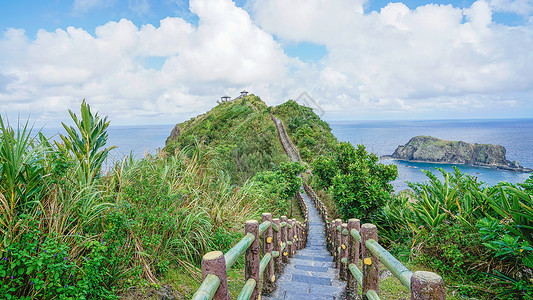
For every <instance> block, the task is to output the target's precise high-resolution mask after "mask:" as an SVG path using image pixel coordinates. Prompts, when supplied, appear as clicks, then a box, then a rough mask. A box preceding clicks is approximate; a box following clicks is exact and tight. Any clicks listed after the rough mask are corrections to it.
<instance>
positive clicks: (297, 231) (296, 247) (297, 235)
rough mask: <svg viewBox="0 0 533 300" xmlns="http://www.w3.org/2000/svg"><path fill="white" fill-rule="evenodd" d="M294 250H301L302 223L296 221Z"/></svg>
mask: <svg viewBox="0 0 533 300" xmlns="http://www.w3.org/2000/svg"><path fill="white" fill-rule="evenodd" d="M294 236H295V238H294V250H295V252H296V251H298V250H300V222H298V221H294Z"/></svg>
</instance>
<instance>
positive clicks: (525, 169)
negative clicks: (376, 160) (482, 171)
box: [380, 155, 533, 173]
mask: <svg viewBox="0 0 533 300" xmlns="http://www.w3.org/2000/svg"><path fill="white" fill-rule="evenodd" d="M380 159H390V160H396V161H407V162H414V163H426V164H435V165H457V166H471V167H481V168H487V169H497V170H502V171H508V172H514V173H533V169H530V168H525V167H522V168H520V169H517V168H511V167H509V166H503V165H485V164H461V163H454V162H447V161H427V160H414V159H404V158H397V157H393V156H392V155H382V156H380Z"/></svg>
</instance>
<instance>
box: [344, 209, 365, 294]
mask: <svg viewBox="0 0 533 300" xmlns="http://www.w3.org/2000/svg"><path fill="white" fill-rule="evenodd" d="M352 229H355V230H357V231H358V232H359V231H360V229H361V221H359V220H358V219H349V220H348V233H350V232H351V231H352ZM348 236H349V237H350V242H348V243H347V245H348V249H349V252H348V265H350V264H351V263H353V264H355V265H356V266H357V268H359V247H360V243H359V241H357V240H356V239H354V238H352V236H351V234H349V235H348ZM346 277H347V279H346V280H347V281H348V282H347V283H346V299H347V300H355V299H357V298H358V297H357V290H358V288H357V280H356V279H355V277H354V276H353V275H352V272H350V270H348V271H347V276H346Z"/></svg>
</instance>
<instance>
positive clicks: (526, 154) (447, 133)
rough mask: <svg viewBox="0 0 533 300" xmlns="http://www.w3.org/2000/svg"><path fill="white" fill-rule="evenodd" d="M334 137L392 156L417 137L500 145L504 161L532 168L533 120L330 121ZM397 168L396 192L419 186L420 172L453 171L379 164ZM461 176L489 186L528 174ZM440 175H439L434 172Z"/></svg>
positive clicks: (469, 169) (474, 171)
mask: <svg viewBox="0 0 533 300" xmlns="http://www.w3.org/2000/svg"><path fill="white" fill-rule="evenodd" d="M329 124H330V125H331V128H332V132H333V134H334V135H335V136H336V137H337V138H338V139H339V140H340V141H348V142H350V143H352V144H354V145H356V144H363V145H365V146H366V148H367V150H368V151H371V152H374V153H375V154H377V155H379V156H382V155H391V154H392V153H393V152H394V150H395V149H396V147H397V146H398V145H404V144H405V143H407V142H408V141H409V139H410V138H412V137H414V136H417V135H430V136H434V137H437V138H441V139H445V140H462V141H465V142H469V143H484V144H499V145H502V146H504V147H505V148H506V149H507V159H508V160H511V161H513V160H516V161H518V162H519V163H520V165H521V166H523V167H528V168H533V119H510V120H509V119H506V120H438V121H331V122H329ZM382 162H383V163H394V164H396V165H398V179H397V180H396V181H394V182H393V186H394V187H395V189H396V190H402V189H405V188H407V183H406V181H411V182H422V181H426V180H427V177H426V176H425V174H424V173H422V171H421V170H431V171H435V168H436V167H438V168H443V169H444V170H446V171H448V172H452V171H453V166H454V165H450V164H430V163H414V162H405V161H395V160H382ZM456 166H457V167H458V168H459V169H461V171H462V172H464V173H467V174H468V175H472V176H476V177H477V178H478V180H479V181H482V182H485V183H487V184H489V185H494V184H497V183H498V182H500V181H506V182H511V183H520V182H524V181H525V180H526V179H527V178H528V177H529V175H530V174H527V173H516V172H509V171H503V170H498V169H491V168H484V167H474V166H468V165H456ZM434 173H435V172H434ZM436 173H439V172H436Z"/></svg>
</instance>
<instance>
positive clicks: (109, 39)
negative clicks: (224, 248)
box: [0, 0, 533, 123]
mask: <svg viewBox="0 0 533 300" xmlns="http://www.w3.org/2000/svg"><path fill="white" fill-rule="evenodd" d="M81 3H82V2H80V4H79V5H82V4H81ZM132 3H133V2H132ZM138 3H141V4H142V3H144V2H143V1H138ZM364 3H365V0H356V1H354V0H327V1H326V0H305V1H304V0H294V1H283V0H254V1H253V2H251V3H249V5H248V6H247V7H250V9H251V15H252V18H251V17H250V15H249V13H248V12H247V11H245V10H243V9H242V8H239V7H236V6H235V4H234V3H233V2H232V1H230V0H191V1H190V9H191V11H192V12H193V13H194V14H196V15H197V16H198V20H199V22H198V25H192V24H191V23H188V22H187V21H185V20H184V19H181V18H170V17H169V18H165V19H163V20H161V21H160V24H159V26H153V25H151V24H146V25H143V26H141V27H138V26H136V25H134V24H133V23H132V22H131V21H129V20H126V19H122V20H120V21H119V22H108V23H106V24H104V25H102V26H99V27H97V28H96V29H95V34H94V35H91V34H90V33H88V31H91V30H92V28H85V29H81V28H74V27H69V28H67V29H57V30H56V31H53V32H47V31H44V30H41V31H39V32H38V34H37V36H36V38H34V39H33V38H29V37H28V36H27V35H26V34H25V33H24V31H22V30H18V29H9V30H7V31H6V32H5V33H4V34H3V36H0V52H1V53H2V55H0V106H1V107H0V109H2V110H3V111H13V112H19V111H20V112H21V113H22V115H24V114H25V112H30V111H31V112H33V116H36V114H37V116H38V117H41V118H48V119H52V118H63V119H66V118H67V114H66V108H71V109H76V110H77V109H78V107H79V102H80V100H81V99H83V98H87V100H88V102H89V103H90V104H91V105H92V106H93V107H94V108H95V109H98V110H99V111H100V113H101V114H104V115H110V118H111V120H112V121H113V122H116V123H131V122H148V123H161V122H169V123H172V122H176V121H180V120H183V119H184V118H189V117H191V116H193V115H196V114H198V113H201V112H202V111H205V110H207V109H209V108H210V107H212V106H213V104H214V103H215V100H217V99H218V97H219V96H220V95H222V94H230V95H236V94H238V91H239V90H240V89H242V88H245V89H247V90H250V91H252V92H254V93H255V94H257V95H259V96H261V97H262V98H263V99H265V100H266V101H268V103H269V104H276V103H280V102H282V101H285V100H286V99H288V98H295V97H297V96H298V95H300V93H302V92H303V91H307V92H308V93H309V94H310V95H311V96H312V97H313V98H314V99H315V100H316V101H317V102H318V103H319V104H320V105H321V106H322V108H324V109H325V110H326V113H327V114H328V115H326V117H327V118H333V117H336V116H337V117H338V116H344V117H352V118H402V117H418V118H420V117H439V118H441V117H451V116H464V117H471V116H472V114H474V113H477V114H479V116H493V117H494V116H500V115H499V114H505V116H507V117H510V116H514V114H522V115H524V114H527V113H528V112H529V114H531V113H533V111H532V109H533V108H532V105H531V104H529V102H528V101H530V99H531V98H532V96H533V51H532V50H533V22H531V23H530V24H528V25H523V26H505V25H502V24H497V23H494V22H493V21H492V12H493V11H496V10H498V9H500V8H498V7H503V6H504V5H505V3H507V2H502V1H500V2H496V1H490V2H485V1H482V0H481V1H477V2H475V3H474V4H473V5H471V7H468V8H465V9H461V8H457V7H453V6H451V5H435V4H428V5H424V6H420V7H418V8H416V9H409V8H408V7H407V6H405V5H404V4H402V3H390V4H388V5H387V6H385V7H384V8H383V9H382V10H381V11H380V12H372V13H368V14H365V13H364V12H363V4H364ZM513 3H515V4H516V5H518V4H520V3H522V5H523V3H525V2H518V1H516V2H513ZM528 3H529V2H528ZM100 4H101V3H100ZM100 4H99V2H98V1H93V2H90V1H89V2H85V4H84V5H86V6H85V7H87V9H92V8H93V7H97V5H100ZM526 4H527V3H526ZM91 5H92V6H91ZM142 7H143V6H142V5H141V8H140V10H141V11H142V10H143V9H144V8H142ZM144 7H145V8H146V6H144ZM524 7H526V6H524ZM146 9H149V7H148V8H146ZM146 9H144V10H145V11H146ZM523 9H524V10H525V9H527V8H523ZM273 36H276V37H277V39H278V40H279V41H276V40H275V39H274V38H273ZM299 42H311V43H316V44H320V45H324V46H325V47H326V49H327V54H326V56H325V57H324V58H322V59H321V60H320V61H318V62H313V63H304V62H302V61H300V60H298V59H297V58H289V57H287V56H286V55H285V54H284V52H283V50H282V48H281V46H280V44H282V43H293V44H294V43H299ZM153 57H156V58H160V60H161V62H162V67H161V68H159V67H156V68H151V67H150V66H147V65H146V63H145V62H146V61H147V60H148V58H153ZM489 114H491V115H489ZM54 116H55V117H54Z"/></svg>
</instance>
